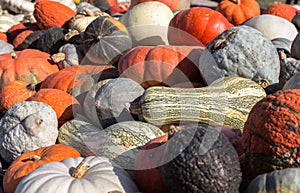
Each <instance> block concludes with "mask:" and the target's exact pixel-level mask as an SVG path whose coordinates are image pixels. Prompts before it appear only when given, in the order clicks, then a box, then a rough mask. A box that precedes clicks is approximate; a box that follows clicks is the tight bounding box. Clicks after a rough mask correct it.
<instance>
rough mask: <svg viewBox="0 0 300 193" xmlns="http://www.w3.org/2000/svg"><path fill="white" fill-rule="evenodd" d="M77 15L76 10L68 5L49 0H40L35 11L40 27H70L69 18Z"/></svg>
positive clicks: (34, 14)
mask: <svg viewBox="0 0 300 193" xmlns="http://www.w3.org/2000/svg"><path fill="white" fill-rule="evenodd" d="M75 15H76V12H75V11H73V10H72V9H71V8H69V7H67V6H66V5H64V4H62V3H59V2H56V1H49V0H38V1H37V2H36V3H35V6H34V11H33V16H34V18H35V19H36V22H37V25H38V26H39V28H40V29H49V28H51V27H64V28H68V22H69V20H70V19H71V18H72V17H73V16H75Z"/></svg>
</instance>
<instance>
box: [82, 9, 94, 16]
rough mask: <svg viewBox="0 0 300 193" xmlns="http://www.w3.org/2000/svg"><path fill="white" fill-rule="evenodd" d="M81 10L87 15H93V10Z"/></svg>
mask: <svg viewBox="0 0 300 193" xmlns="http://www.w3.org/2000/svg"><path fill="white" fill-rule="evenodd" d="M83 11H84V12H85V13H86V15H87V16H95V14H94V12H92V11H91V10H90V9H89V8H84V9H83Z"/></svg>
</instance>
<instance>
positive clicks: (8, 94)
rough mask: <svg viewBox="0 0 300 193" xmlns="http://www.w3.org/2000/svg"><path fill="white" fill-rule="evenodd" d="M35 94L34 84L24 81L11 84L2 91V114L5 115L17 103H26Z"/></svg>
mask: <svg viewBox="0 0 300 193" xmlns="http://www.w3.org/2000/svg"><path fill="white" fill-rule="evenodd" d="M35 93H36V91H35V86H34V85H33V84H28V83H27V82H24V81H22V80H16V81H13V82H11V83H9V84H8V85H6V86H4V87H3V88H2V89H1V91H0V112H2V113H5V112H6V111H7V110H8V109H9V108H10V107H11V106H12V105H14V104H15V103H17V102H21V101H25V100H26V99H28V98H29V97H31V96H33V95H34V94H35Z"/></svg>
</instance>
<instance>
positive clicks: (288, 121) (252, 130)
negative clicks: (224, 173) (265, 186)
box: [242, 89, 300, 178]
mask: <svg viewBox="0 0 300 193" xmlns="http://www.w3.org/2000/svg"><path fill="white" fill-rule="evenodd" d="M299 123H300V89H291V90H284V91H277V92H275V93H274V94H269V95H267V96H266V97H265V98H263V99H262V100H261V101H259V102H258V103H256V104H255V105H254V106H253V108H252V110H251V111H250V113H249V116H248V119H247V121H246V123H245V127H244V131H243V134H242V144H243V149H244V152H245V153H244V154H245V155H244V157H245V159H244V161H246V164H245V163H242V165H248V166H250V167H249V168H243V169H244V170H245V172H247V173H249V174H248V175H249V176H247V177H248V178H254V177H256V176H257V175H259V174H262V173H267V172H271V171H273V170H278V169H285V168H289V167H296V168H300V151H298V149H299V146H300V127H299ZM247 163H248V164H247ZM249 171H250V172H249Z"/></svg>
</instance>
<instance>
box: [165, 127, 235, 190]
mask: <svg viewBox="0 0 300 193" xmlns="http://www.w3.org/2000/svg"><path fill="white" fill-rule="evenodd" d="M166 152H167V153H166V154H165V156H164V161H165V162H166V164H164V165H163V166H162V176H163V180H164V183H165V185H166V186H167V188H168V190H169V191H170V192H171V193H175V192H176V193H195V192H201V193H220V192H223V193H225V192H227V193H235V192H236V193H237V192H238V188H239V184H240V182H241V171H240V164H239V158H238V155H237V152H236V151H235V150H234V148H233V146H232V145H231V143H230V142H229V141H228V140H227V138H226V137H225V136H224V135H223V134H222V133H221V132H220V131H218V130H217V128H216V127H213V126H209V125H205V124H199V125H195V124H191V125H184V126H183V128H182V129H181V130H179V131H178V132H177V133H175V135H174V136H173V137H172V138H171V139H169V141H168V142H167V146H166Z"/></svg>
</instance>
